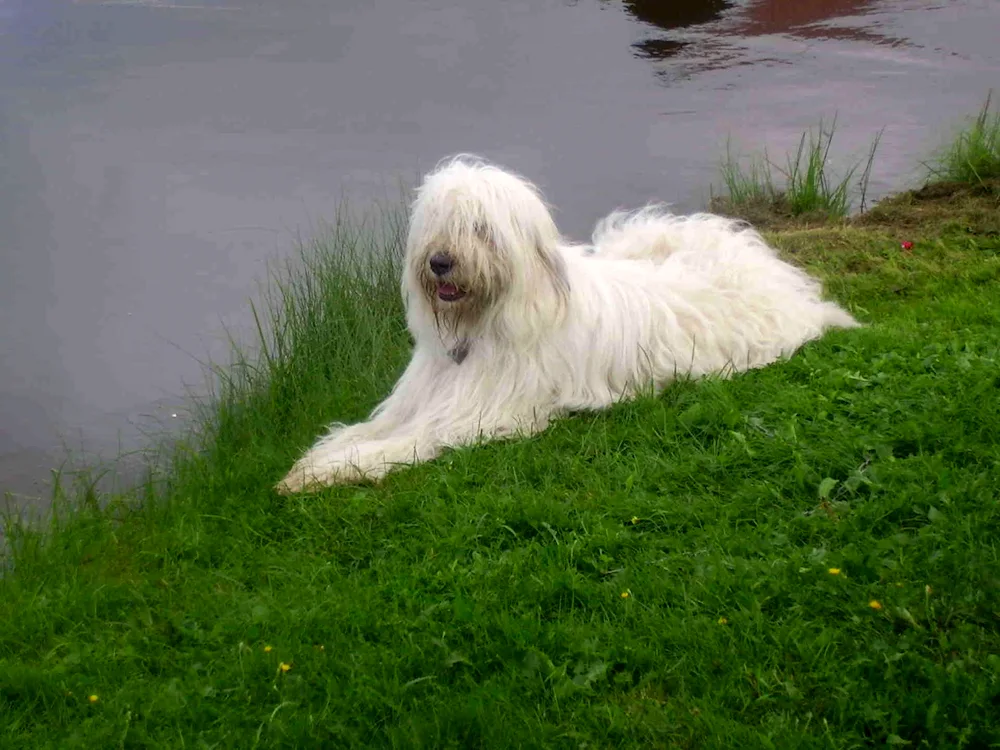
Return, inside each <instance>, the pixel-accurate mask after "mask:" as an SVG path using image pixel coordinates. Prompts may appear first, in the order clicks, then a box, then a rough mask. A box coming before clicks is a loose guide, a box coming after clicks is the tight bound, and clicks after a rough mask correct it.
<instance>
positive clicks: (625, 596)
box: [622, 591, 630, 599]
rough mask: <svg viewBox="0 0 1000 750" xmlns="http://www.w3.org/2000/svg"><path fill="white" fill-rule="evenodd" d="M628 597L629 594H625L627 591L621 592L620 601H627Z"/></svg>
mask: <svg viewBox="0 0 1000 750" xmlns="http://www.w3.org/2000/svg"><path fill="white" fill-rule="evenodd" d="M629 596H630V594H629V592H627V591H623V592H622V599H628V598H629Z"/></svg>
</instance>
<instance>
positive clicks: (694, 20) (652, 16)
mask: <svg viewBox="0 0 1000 750" xmlns="http://www.w3.org/2000/svg"><path fill="white" fill-rule="evenodd" d="M731 5H732V2H731V0H682V2H664V0H626V2H625V9H626V10H627V11H628V12H629V13H631V14H632V15H633V16H635V17H636V18H638V19H639V20H640V21H644V22H645V23H648V24H650V25H652V26H657V27H659V28H661V29H664V30H666V31H671V30H673V29H683V28H687V27H690V26H699V25H701V24H705V23H709V22H711V21H717V20H719V18H721V17H722V13H723V11H725V10H726V9H727V8H729V7H730V6H731ZM632 46H633V48H634V49H635V50H636V54H638V55H639V56H640V57H649V58H654V59H662V58H666V57H672V56H673V55H675V54H677V53H678V52H680V50H681V49H683V48H684V47H685V46H686V43H685V42H683V41H681V40H679V39H663V38H658V39H644V40H642V41H639V42H636V43H635V44H633V45H632Z"/></svg>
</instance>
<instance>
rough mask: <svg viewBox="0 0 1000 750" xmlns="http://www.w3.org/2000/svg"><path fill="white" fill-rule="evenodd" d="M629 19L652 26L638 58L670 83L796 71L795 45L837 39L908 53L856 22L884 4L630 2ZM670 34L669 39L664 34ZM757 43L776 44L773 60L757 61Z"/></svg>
mask: <svg viewBox="0 0 1000 750" xmlns="http://www.w3.org/2000/svg"><path fill="white" fill-rule="evenodd" d="M623 4H624V8H625V10H626V12H627V13H629V14H630V15H632V16H634V17H635V18H636V19H638V20H640V21H642V22H643V23H644V24H646V31H647V34H646V35H645V36H644V37H643V38H642V39H639V40H637V41H636V42H634V43H633V44H632V48H633V51H634V53H635V55H636V56H637V57H641V58H644V59H648V60H653V61H655V63H658V67H657V71H656V74H657V76H658V77H659V78H660V79H661V80H663V81H664V82H673V81H677V80H682V79H686V78H689V77H691V76H692V75H694V74H696V73H703V72H706V71H710V70H719V69H723V68H728V67H736V66H741V65H754V64H761V63H764V64H789V61H788V56H787V52H789V51H790V49H791V47H792V46H793V45H794V42H795V40H796V39H797V40H819V39H836V40H843V41H855V42H864V43H868V44H878V45H888V46H901V45H904V44H906V43H907V42H905V40H902V39H899V38H897V37H894V36H891V35H888V34H886V33H884V32H883V31H882V30H880V29H879V28H878V27H877V26H876V25H875V24H873V23H870V22H868V23H865V24H864V25H859V24H857V23H850V22H849V19H852V18H857V17H859V16H864V15H866V14H870V13H872V12H874V11H875V10H876V9H877V7H878V3H877V2H876V0H796V1H795V2H789V0H744V1H743V2H739V0H703V1H701V2H699V1H698V0H689V1H687V2H656V1H655V0H625V2H624V3H623ZM664 32H665V33H664ZM754 37H775V38H776V39H774V40H771V41H770V42H769V44H768V46H769V47H770V48H772V50H773V51H772V52H771V53H770V54H763V55H762V54H760V53H758V54H756V55H754V54H749V53H748V52H749V50H751V49H753V48H756V47H759V46H760V45H756V44H754V43H753V42H752V41H751V40H752V39H753V38H754Z"/></svg>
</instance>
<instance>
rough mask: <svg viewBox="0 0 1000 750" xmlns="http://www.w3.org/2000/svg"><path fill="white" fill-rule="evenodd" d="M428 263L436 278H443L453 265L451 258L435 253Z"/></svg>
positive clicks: (444, 254) (445, 254)
mask: <svg viewBox="0 0 1000 750" xmlns="http://www.w3.org/2000/svg"><path fill="white" fill-rule="evenodd" d="M428 262H429V263H430V266H431V270H432V271H433V272H434V274H435V275H436V276H444V275H445V274H446V273H448V271H450V270H451V267H452V266H453V265H455V263H454V261H453V260H452V259H451V256H450V255H448V254H447V253H436V254H434V255H432V256H431V259H430V261H428Z"/></svg>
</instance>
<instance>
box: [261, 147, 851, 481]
mask: <svg viewBox="0 0 1000 750" xmlns="http://www.w3.org/2000/svg"><path fill="white" fill-rule="evenodd" d="M402 292H403V297H404V300H405V303H406V310H407V323H408V325H409V329H410V332H411V333H412V335H413V338H414V339H415V340H416V347H415V349H414V351H413V358H412V360H411V361H410V364H409V366H408V367H407V368H406V371H405V372H404V373H403V375H402V377H401V378H400V380H399V382H398V383H396V386H395V388H394V389H393V391H392V393H391V394H390V395H389V397H388V398H387V399H386V400H385V401H383V402H382V403H381V404H380V405H379V406H378V407H377V408H376V409H375V411H374V412H373V413H372V415H371V418H370V419H369V420H368V421H367V422H363V423H360V424H356V425H351V426H345V425H340V424H337V425H334V426H333V427H332V429H331V430H330V432H329V433H328V434H327V435H326V436H325V437H322V438H321V439H320V440H319V441H318V442H317V443H316V444H315V445H314V446H313V447H312V448H311V449H310V450H309V451H308V452H307V453H306V454H305V455H304V456H303V457H302V458H301V459H300V460H299V461H298V462H297V463H296V464H295V466H294V467H293V468H292V470H291V471H290V472H289V474H288V476H286V477H285V478H284V479H283V480H282V481H281V482H280V483H279V485H278V490H279V491H280V492H283V493H292V492H298V491H303V490H309V489H316V488H319V487H322V486H325V485H331V484H336V483H344V482H354V481H358V480H362V479H378V478H380V477H382V476H384V475H385V474H386V473H387V472H388V471H390V470H391V469H393V468H394V467H398V466H403V465H412V464H415V463H418V462H421V461H427V460H429V459H432V458H434V457H435V456H437V455H438V454H439V453H440V452H441V451H442V449H444V448H447V447H451V446H461V445H468V444H470V443H474V442H476V441H478V440H490V439H495V438H501V437H506V436H512V435H518V434H523V435H527V434H531V433H535V432H538V431H540V430H544V429H545V427H546V426H547V425H548V424H549V421H550V420H551V419H552V418H553V417H556V416H558V415H561V414H565V413H567V412H572V411H577V410H587V409H604V408H606V407H608V406H610V405H612V404H613V403H615V402H616V401H618V400H620V399H623V398H625V399H627V398H631V397H633V396H635V395H636V394H637V392H639V391H640V390H642V389H644V388H648V387H650V386H651V387H652V388H653V389H655V390H659V389H662V388H663V387H664V386H665V385H666V384H667V383H669V382H670V381H671V380H673V379H674V378H676V377H678V376H682V375H683V376H693V377H697V376H700V375H705V374H708V373H719V374H729V373H732V372H737V371H742V370H747V369H751V368H755V367H762V366H764V365H767V364H770V363H772V362H774V361H776V360H778V359H779V358H781V357H783V356H787V355H790V354H792V353H793V352H794V351H795V350H796V349H798V348H799V347H800V346H801V345H802V344H804V343H805V342H807V341H809V340H811V339H815V338H817V337H819V336H820V335H821V334H822V333H823V332H824V331H825V330H826V329H828V328H832V327H841V328H848V327H854V326H857V325H858V323H857V321H855V319H854V318H853V317H851V315H849V314H848V313H847V312H845V311H844V310H843V309H841V308H840V307H838V306H837V305H836V304H834V303H833V302H828V301H824V300H823V299H821V288H820V285H819V283H818V282H817V281H815V280H814V279H812V278H810V277H809V276H808V275H806V273H805V272H803V271H802V270H800V269H798V268H796V267H794V266H791V265H789V264H788V263H785V262H784V261H782V260H780V259H779V258H778V256H777V254H776V253H775V252H774V251H773V250H772V249H771V248H770V247H768V246H767V245H766V244H765V242H764V240H763V239H762V238H761V237H760V235H759V234H757V233H756V232H755V231H753V230H752V229H750V228H749V227H747V226H745V225H742V224H740V223H738V222H735V221H732V220H729V219H725V218H722V217H719V216H713V215H709V214H695V215H693V216H688V217H681V216H674V215H671V214H670V213H668V212H667V211H666V210H664V209H663V208H659V207H647V208H645V209H642V210H640V211H637V212H633V213H625V212H618V213H613V214H611V215H610V216H608V217H607V218H606V219H604V220H603V221H601V222H600V223H599V224H598V226H597V228H596V230H595V231H594V236H593V245H592V246H574V245H571V244H568V243H567V242H566V241H565V240H564V239H563V238H562V237H561V236H560V234H559V231H558V229H557V228H556V225H555V223H554V221H553V219H552V216H551V215H550V213H549V211H548V209H547V208H546V205H545V203H544V202H543V201H542V198H541V197H540V195H539V193H538V191H537V190H536V189H535V187H534V186H533V185H531V184H530V183H528V182H526V181H525V180H523V179H521V178H520V177H518V176H516V175H513V174H510V173H509V172H506V171H503V170H502V169H500V168H498V167H496V166H492V165H489V164H486V163H484V162H482V161H479V160H476V159H474V158H471V157H455V158H453V159H451V160H449V161H447V162H445V163H444V164H443V165H442V166H440V167H439V168H438V169H437V171H435V172H433V173H432V174H430V175H428V176H427V178H426V179H425V180H424V182H423V185H422V186H421V187H420V188H419V190H418V193H417V198H416V201H415V203H414V205H413V210H412V216H411V221H410V227H409V235H408V238H407V244H406V259H405V268H404V271H403V279H402Z"/></svg>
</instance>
